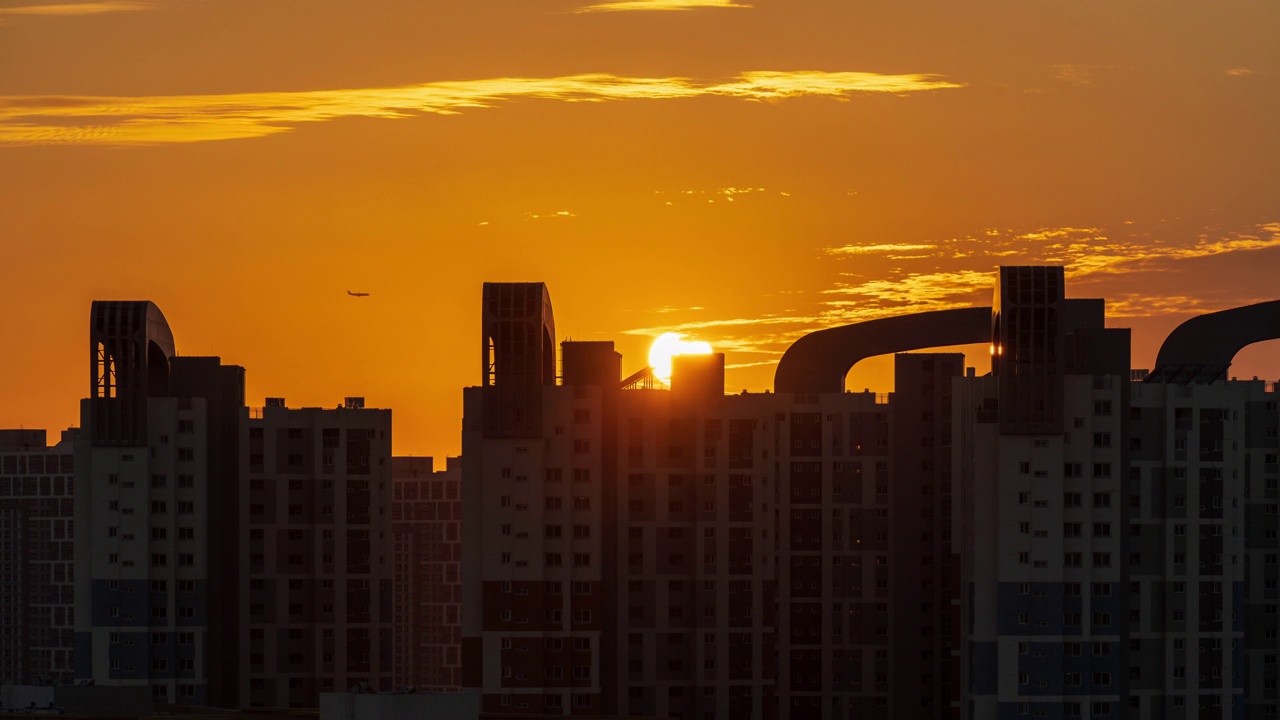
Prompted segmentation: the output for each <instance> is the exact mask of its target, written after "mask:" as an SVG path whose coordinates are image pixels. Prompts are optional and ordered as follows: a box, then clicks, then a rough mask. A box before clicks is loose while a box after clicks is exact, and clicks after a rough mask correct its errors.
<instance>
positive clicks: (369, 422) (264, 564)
mask: <svg viewBox="0 0 1280 720" xmlns="http://www.w3.org/2000/svg"><path fill="white" fill-rule="evenodd" d="M241 441H242V443H243V445H244V447H245V449H246V452H245V453H244V454H243V456H242V460H243V463H244V465H243V467H242V471H241V477H242V478H243V483H242V487H241V492H240V503H241V504H240V508H239V514H238V515H239V517H240V518H241V520H242V522H241V524H242V526H243V532H244V533H245V540H244V543H243V545H242V550H241V556H240V558H239V561H240V567H241V568H242V582H241V584H240V597H239V600H238V602H239V614H240V618H241V623H240V627H239V645H240V647H241V648H242V649H241V652H240V658H239V660H240V663H241V667H242V671H241V674H240V688H239V689H240V697H241V698H244V700H245V701H246V702H244V703H243V704H245V705H249V706H256V707H317V706H318V701H319V694H320V693H323V692H339V691H343V690H346V689H348V688H351V687H362V688H369V689H371V690H379V691H384V692H385V691H390V690H391V689H392V664H393V645H394V641H393V632H392V627H393V626H392V605H393V603H392V600H393V594H392V583H393V577H394V576H393V565H392V542H393V539H392V513H391V508H392V502H391V498H392V463H391V411H390V410H379V409H372V408H366V407H364V398H358V397H349V398H346V399H345V400H344V402H343V403H342V405H340V406H339V407H337V408H335V409H326V408H289V407H287V406H286V405H285V403H284V400H283V399H282V398H268V399H267V404H266V406H265V407H263V408H261V409H256V408H255V409H253V411H249V410H246V411H245V415H244V424H243V435H242V437H241Z"/></svg>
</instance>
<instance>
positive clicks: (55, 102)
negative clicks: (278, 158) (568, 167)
mask: <svg viewBox="0 0 1280 720" xmlns="http://www.w3.org/2000/svg"><path fill="white" fill-rule="evenodd" d="M959 87H963V86H962V85H960V84H956V83H952V82H948V81H946V80H942V79H939V78H938V76H936V75H927V74H908V75H878V74H875V73H862V72H823V71H810V70H804V71H795V72H776V71H756V72H746V73H743V74H741V75H739V76H738V77H736V78H734V79H733V80H731V81H729V82H727V83H718V84H716V83H712V84H702V83H698V82H696V81H694V80H691V79H689V78H679V77H673V78H635V77H620V76H617V75H608V74H590V75H572V76H566V77H554V78H494V79H486V80H469V81H446V82H434V83H423V84H420V85H410V86H406V87H398V88H367V89H352V90H313V91H300V92H264V93H242V94H234V95H170V96H153V97H92V96H11V97H0V145H157V144H164V143H183V142H201V141H209V140H233V139H240V138H253V137H264V136H268V135H273V134H276V133H281V132H287V131H289V130H292V129H293V128H294V126H296V125H299V124H302V123H308V122H322V121H328V120H336V119H339V118H353V117H365V118H384V119H394V118H406V117H417V116H421V115H428V114H437V115H455V114H458V113H460V112H462V111H463V110H469V109H479V108H491V107H494V106H496V105H498V104H500V103H502V102H504V101H510V100H517V99H540V100H556V101H560V102H613V101H621V100H671V99H679V98H693V97H730V98H739V99H746V100H781V99H786V98H792V97H800V96H805V95H808V96H818V97H830V98H836V99H847V98H848V96H850V95H852V94H854V93H885V92H889V93H899V94H903V93H909V92H920V91H927V90H938V89H949V88H959Z"/></svg>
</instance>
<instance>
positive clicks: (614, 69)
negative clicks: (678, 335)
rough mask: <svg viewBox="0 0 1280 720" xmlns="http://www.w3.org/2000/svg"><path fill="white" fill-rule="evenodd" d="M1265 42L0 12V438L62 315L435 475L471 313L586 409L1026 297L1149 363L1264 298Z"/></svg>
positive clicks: (628, 2) (1277, 364)
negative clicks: (514, 289)
mask: <svg viewBox="0 0 1280 720" xmlns="http://www.w3.org/2000/svg"><path fill="white" fill-rule="evenodd" d="M1278 31H1280V3H1277V2H1276V1H1275V0H1254V1H1243V2H1238V1H1234V0H1227V1H1226V2H1216V3H1205V2H1203V0H1194V1H1190V0H1162V1H1161V2H1143V1H1135V2H1101V1H1099V0H1085V1H1080V0H1073V1H1071V2H1027V0H1017V2H1003V1H1001V2H982V3H975V2H946V3H942V2H938V3H924V2H920V3H914V2H888V1H885V2H862V1H860V0H752V1H750V2H748V1H747V0H741V1H736V0H623V1H619V2H610V1H608V0H576V1H575V0H518V1H517V0H465V1H463V0H452V1H450V2H439V1H435V0H361V1H360V2H354V1H352V0H102V1H99V2H77V1H76V0H60V1H59V2H52V3H40V2H37V0H0V247H2V248H3V256H2V260H0V307H3V311H0V318H2V319H3V333H4V335H3V339H0V348H3V350H4V352H3V353H2V354H0V427H18V426H25V427H37V428H38V427H44V428H48V429H50V430H51V431H52V433H53V436H52V437H53V438H54V439H56V432H57V431H58V430H60V429H62V428H65V427H68V426H71V425H75V424H77V423H78V418H77V416H78V403H77V401H78V399H79V398H80V397H82V396H84V395H85V394H87V390H88V383H89V378H88V374H89V373H88V348H87V334H88V319H89V304H90V302H91V301H92V300H94V299H149V300H152V301H154V302H155V303H156V304H157V305H159V306H160V308H161V309H162V310H163V312H164V313H165V315H166V317H167V318H168V320H169V324H170V325H171V327H172V328H173V333H174V337H175V340H176V343H177V346H178V350H179V352H180V353H181V354H184V355H210V354H212V355H220V356H221V357H222V358H223V361H224V362H227V363H234V364H238V365H243V366H244V367H245V368H246V369H247V377H248V395H249V397H248V401H249V404H250V405H261V404H262V402H263V398H264V397H265V396H268V395H270V396H283V397H285V398H286V399H287V401H288V403H289V405H290V406H294V407H297V406H303V405H308V406H315V405H320V406H333V405H335V404H337V403H338V402H339V401H340V400H341V398H342V397H343V396H344V395H363V396H365V397H366V398H367V401H368V404H369V405H370V406H374V407H389V408H392V409H393V410H394V423H395V446H394V450H395V452H396V453H397V454H418V455H435V456H437V457H440V456H443V455H446V454H449V455H452V454H457V453H458V451H459V449H460V446H461V442H460V428H461V410H462V402H461V400H462V390H461V388H462V387H464V386H467V385H474V384H478V382H479V380H480V361H479V351H480V338H479V332H480V330H479V321H480V293H481V283H482V282H484V281H534V280H540V281H544V282H546V283H547V284H548V286H549V287H550V290H551V298H552V302H553V305H554V308H555V315H556V326H557V329H558V331H559V333H560V338H559V340H564V339H575V340H602V339H611V340H615V341H616V342H617V344H618V348H619V350H620V351H621V352H622V353H623V356H624V357H623V370H624V372H625V373H630V372H632V371H634V370H637V369H639V368H640V367H641V366H643V365H644V364H645V358H646V354H647V351H648V346H649V342H650V340H651V339H652V338H653V337H655V336H657V335H658V334H660V333H662V332H664V331H668V330H676V331H683V332H685V333H686V334H687V336H688V337H689V338H690V339H696V340H706V341H708V342H710V343H711V344H712V346H713V347H714V348H715V349H716V350H717V351H724V352H726V353H727V356H728V357H727V362H728V367H729V370H728V378H727V389H728V390H729V391H730V392H737V391H739V390H741V389H749V390H764V389H766V388H771V387H772V383H773V369H774V364H775V363H776V361H777V358H778V357H779V355H780V354H781V352H782V351H783V350H784V349H785V348H786V347H787V345H788V344H789V343H790V342H791V341H793V340H794V339H795V338H797V337H799V336H800V335H803V334H804V333H806V332H809V331H812V330H815V329H819V328H822V327H829V326H833V325H839V324H843V323H848V322H853V321H857V320H860V319H870V318H876V317H883V316H886V315H892V314H895V313H903V312H912V311H918V310H931V309H941V308H949V307H960V306H966V305H974V304H981V305H985V304H988V303H989V302H990V295H991V287H992V284H993V281H994V274H993V271H994V269H995V267H996V266H997V265H1000V264H1031V263H1063V264H1066V265H1067V275H1068V295H1069V296H1074V297H1106V298H1107V299H1108V311H1109V314H1110V316H1111V318H1112V320H1111V324H1112V325H1113V326H1117V327H1132V328H1133V329H1134V340H1135V342H1134V365H1135V366H1136V367H1150V366H1151V365H1152V364H1153V362H1154V356H1155V351H1156V349H1157V348H1158V346H1159V343H1160V341H1161V340H1162V339H1163V337H1164V335H1165V334H1167V332H1168V331H1169V330H1170V329H1172V328H1173V327H1174V326H1176V325H1177V324H1178V323H1179V322H1181V321H1182V320H1185V319H1186V318H1187V317H1190V316H1191V315H1194V314H1197V313H1201V312H1207V311H1212V310H1219V309H1223V308H1227V307H1232V306H1236V305H1241V304H1247V303H1251V302H1258V301H1262V300H1269V299H1277V298H1280V39H1277V38H1278V37H1280V36H1278V34H1277V33H1278ZM347 290H353V291H364V292H369V293H371V295H370V296H369V297H367V298H352V297H349V296H348V295H347V294H346V291H347ZM984 352H985V351H984ZM974 361H975V363H979V362H981V356H980V355H975V356H974ZM867 365H868V367H866V368H862V366H861V365H860V366H859V369H858V370H855V372H854V373H853V374H852V375H851V376H850V380H849V385H850V387H853V388H855V389H862V388H863V387H868V386H869V387H872V388H873V389H878V390H888V389H889V388H890V387H891V382H892V381H891V378H890V377H889V371H888V369H889V368H890V367H891V363H890V362H889V361H888V360H881V361H878V362H869V363H867ZM1233 374H1236V375H1239V376H1241V377H1249V376H1253V375H1260V376H1263V377H1266V378H1268V379H1272V380H1276V379H1280V343H1276V342H1274V341H1273V342H1271V343H1264V344H1260V345H1257V346H1254V347H1252V348H1249V349H1247V350H1246V351H1245V352H1243V353H1241V355H1239V356H1238V357H1237V364H1236V366H1235V368H1234V369H1233Z"/></svg>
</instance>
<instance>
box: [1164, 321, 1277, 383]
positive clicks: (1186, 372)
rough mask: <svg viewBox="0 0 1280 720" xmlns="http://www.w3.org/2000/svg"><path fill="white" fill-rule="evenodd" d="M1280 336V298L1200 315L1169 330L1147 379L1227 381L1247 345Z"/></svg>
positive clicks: (1167, 381) (1203, 381) (1196, 381)
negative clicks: (1233, 365) (1229, 372)
mask: <svg viewBox="0 0 1280 720" xmlns="http://www.w3.org/2000/svg"><path fill="white" fill-rule="evenodd" d="M1276 339H1280V300H1270V301H1268V302H1261V303H1257V304H1255V305H1245V306H1244V307H1238V308H1231V309H1230V310H1223V311H1221V312H1215V313H1209V314H1208V315H1199V316H1197V317H1193V318H1191V319H1190V320H1188V321H1186V322H1184V323H1182V324H1181V325H1179V326H1178V327H1176V328H1174V330H1173V332H1171V333H1169V337H1167V338H1165V340H1164V344H1162V345H1161V346H1160V352H1159V354H1157V355H1156V368H1155V370H1153V371H1151V374H1150V375H1148V376H1147V379H1146V382H1163V383H1175V384H1180V385H1185V384H1187V383H1193V382H1194V383H1211V382H1216V381H1218V380H1225V379H1226V377H1227V369H1228V368H1230V367H1231V361H1232V360H1233V359H1234V358H1235V356H1236V353H1238V352H1240V350H1241V349H1243V348H1244V347H1245V346H1246V345H1252V344H1253V343H1257V342H1263V341H1266V340H1276Z"/></svg>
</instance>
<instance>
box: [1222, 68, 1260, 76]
mask: <svg viewBox="0 0 1280 720" xmlns="http://www.w3.org/2000/svg"><path fill="white" fill-rule="evenodd" d="M1226 73H1227V77H1248V76H1249V75H1252V74H1253V69H1252V68H1247V67H1233V68H1228V69H1227V71H1226Z"/></svg>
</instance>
